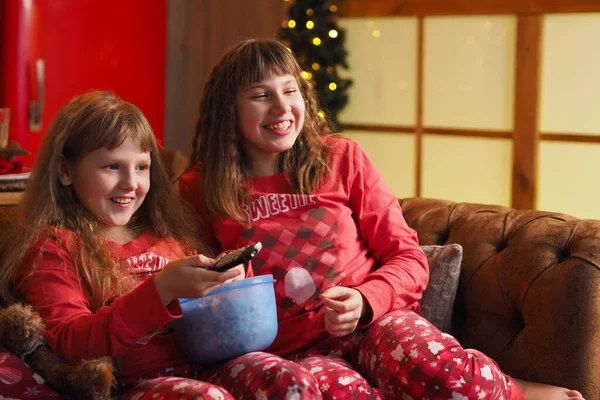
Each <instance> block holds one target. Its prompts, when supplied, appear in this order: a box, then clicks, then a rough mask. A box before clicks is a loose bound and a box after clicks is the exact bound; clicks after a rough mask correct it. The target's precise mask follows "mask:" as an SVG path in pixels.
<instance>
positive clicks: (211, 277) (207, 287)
mask: <svg viewBox="0 0 600 400" xmlns="http://www.w3.org/2000/svg"><path fill="white" fill-rule="evenodd" d="M214 263H215V260H214V259H212V258H209V257H206V256H204V255H202V254H198V255H194V256H190V257H185V258H181V259H179V260H174V261H171V262H170V263H168V264H167V265H166V266H165V267H164V268H163V269H162V271H160V272H159V273H158V274H157V275H156V276H155V277H154V284H155V285H156V289H157V291H158V293H159V295H160V298H161V299H162V301H163V304H164V305H167V304H169V303H170V302H171V301H173V300H175V299H176V298H180V297H202V296H206V294H208V293H209V292H210V291H211V290H214V289H216V288H217V287H219V286H220V285H222V284H223V283H225V282H232V281H235V280H239V279H243V278H244V276H245V271H244V266H243V265H239V266H237V267H234V268H232V269H230V270H229V271H225V272H215V271H211V270H209V269H207V268H208V267H210V266H212V265H213V264H214Z"/></svg>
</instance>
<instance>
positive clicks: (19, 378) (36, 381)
mask: <svg viewBox="0 0 600 400" xmlns="http://www.w3.org/2000/svg"><path fill="white" fill-rule="evenodd" d="M0 398H2V399H3V398H6V399H22V400H25V399H40V398H43V399H47V398H53V399H60V398H62V397H60V395H59V394H58V393H56V392H55V391H54V390H53V389H52V388H51V387H50V386H48V385H47V384H46V383H45V381H44V378H42V377H41V376H39V375H38V374H36V373H35V372H34V371H33V370H32V369H31V368H30V367H29V366H28V365H27V364H25V363H24V362H23V361H21V359H20V358H18V357H17V356H15V355H13V354H11V353H9V352H8V350H6V349H5V348H3V347H0Z"/></svg>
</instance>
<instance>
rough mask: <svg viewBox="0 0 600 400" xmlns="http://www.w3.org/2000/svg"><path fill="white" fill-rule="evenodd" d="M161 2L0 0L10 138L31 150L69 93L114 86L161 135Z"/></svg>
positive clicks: (1, 81)
mask: <svg viewBox="0 0 600 400" xmlns="http://www.w3.org/2000/svg"><path fill="white" fill-rule="evenodd" d="M165 46H166V3H165V0H0V107H9V108H10V109H11V118H10V125H9V139H10V140H16V141H18V142H19V143H20V144H21V146H22V147H23V148H25V149H26V150H29V151H30V152H31V155H30V156H21V158H20V159H21V160H22V161H23V164H24V166H31V165H32V164H33V159H34V157H35V155H36V154H37V152H38V149H39V146H40V142H41V139H42V137H43V135H44V133H45V131H46V129H47V128H48V126H49V124H50V122H51V121H52V118H53V117H54V116H55V115H56V113H57V111H58V110H59V109H60V108H61V106H62V105H63V104H65V103H66V102H67V101H68V100H69V99H70V98H71V97H73V96H75V95H77V94H80V93H84V92H86V91H90V90H96V89H98V90H112V91H114V92H115V93H116V94H117V95H119V96H120V97H122V98H123V99H125V100H127V101H129V102H131V103H133V104H135V105H136V106H138V107H139V108H140V109H141V110H142V111H143V112H144V114H145V115H146V117H147V118H148V120H149V121H150V124H151V125H152V128H153V129H154V132H155V133H156V136H157V139H158V140H159V142H162V141H163V129H164V103H165V62H166V60H165V53H166V49H165Z"/></svg>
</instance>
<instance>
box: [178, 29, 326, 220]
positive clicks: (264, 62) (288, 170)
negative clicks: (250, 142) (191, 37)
mask: <svg viewBox="0 0 600 400" xmlns="http://www.w3.org/2000/svg"><path fill="white" fill-rule="evenodd" d="M301 72H302V70H301V68H300V66H299V65H298V63H297V62H296V60H295V59H294V56H293V54H292V53H291V51H290V50H289V49H288V48H287V47H286V46H285V45H284V44H283V43H281V42H279V41H277V40H274V39H262V40H261V39H250V40H245V41H243V42H241V43H239V44H238V45H237V46H235V47H233V48H232V49H231V50H229V51H228V52H227V53H226V54H225V55H224V56H223V57H222V58H221V59H220V60H219V62H218V63H217V64H216V65H215V67H214V68H213V70H212V72H211V74H210V76H209V78H208V81H207V82H206V85H205V87H204V94H203V97H202V100H201V103H200V118H199V120H198V123H197V125H196V134H195V136H194V141H193V150H192V155H191V157H190V166H191V167H192V168H193V167H194V166H196V165H197V164H198V166H199V168H200V171H201V175H202V180H203V185H204V187H203V191H202V197H203V202H204V207H205V209H206V212H207V214H208V215H210V214H216V215H219V216H222V217H232V218H234V219H236V220H238V221H240V222H242V223H246V218H245V215H244V213H243V211H242V205H243V204H244V203H245V202H246V201H247V200H248V197H249V194H248V191H247V187H246V183H247V182H248V179H249V172H248V171H249V170H250V167H249V165H248V164H247V162H248V160H246V158H245V156H244V153H243V151H242V147H241V141H240V133H239V131H238V128H237V116H236V114H237V113H236V97H237V94H238V93H239V92H240V91H242V90H244V89H246V88H247V87H248V86H250V85H252V84H255V83H257V82H260V81H262V80H264V79H266V78H269V77H274V76H281V75H288V74H289V75H292V76H294V77H295V78H296V81H297V82H298V86H299V88H300V91H301V93H302V97H303V98H304V103H305V115H304V127H303V128H302V131H301V132H300V135H299V136H298V139H297V140H296V142H295V144H294V146H293V147H292V148H291V149H289V150H287V151H285V152H283V153H282V154H281V155H280V158H279V166H280V170H281V171H283V172H284V173H285V174H286V176H287V178H288V180H289V182H290V183H291V185H292V187H293V189H294V190H295V191H296V192H297V193H302V194H308V193H310V192H312V191H313V190H314V189H315V188H316V187H317V186H318V184H319V182H320V180H321V179H322V178H323V177H324V176H325V174H326V173H328V172H329V157H328V151H329V150H328V147H327V145H326V143H325V141H323V140H322V137H321V136H322V135H325V134H328V133H330V131H329V128H328V122H327V120H326V119H325V118H322V117H321V116H319V114H318V113H319V111H320V110H319V102H318V100H317V96H316V94H315V91H314V89H313V87H312V85H311V84H310V83H309V82H308V81H306V80H305V79H304V78H303V77H302V76H301V74H300V73H301Z"/></svg>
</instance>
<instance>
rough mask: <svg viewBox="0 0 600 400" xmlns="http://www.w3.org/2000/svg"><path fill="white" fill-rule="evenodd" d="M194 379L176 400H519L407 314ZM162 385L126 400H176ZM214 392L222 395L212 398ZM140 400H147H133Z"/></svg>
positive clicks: (477, 360)
mask: <svg viewBox="0 0 600 400" xmlns="http://www.w3.org/2000/svg"><path fill="white" fill-rule="evenodd" d="M198 378H199V380H200V381H202V382H198V381H194V380H191V381H192V382H195V384H196V385H198V384H199V385H200V387H198V390H199V391H198V394H197V395H196V396H195V397H194V396H193V395H187V394H186V395H183V393H182V396H181V397H177V398H180V399H181V398H190V399H231V398H235V399H238V400H245V399H253V400H254V399H259V400H262V399H265V400H266V399H274V400H284V399H285V400H288V399H289V400H304V399H307V400H308V399H332V400H333V399H338V400H340V399H373V400H375V399H382V400H383V399H385V400H387V399H403V400H404V399H406V400H408V399H415V400H416V399H428V400H434V399H439V400H442V399H444V400H446V399H450V400H478V399H486V400H522V399H523V394H522V392H521V390H520V389H519V388H518V387H517V386H516V384H515V383H514V381H512V379H510V378H509V377H508V376H506V375H504V374H503V373H502V372H501V371H500V368H499V367H498V366H497V364H496V363H495V362H494V361H493V360H492V359H490V358H489V357H487V356H486V355H484V354H483V353H481V352H479V351H476V350H465V349H463V348H462V346H461V345H460V344H459V343H458V342H457V341H456V339H454V338H453V337H452V336H450V335H447V334H445V333H442V332H440V331H439V330H438V329H437V328H435V327H434V326H433V325H431V324H430V323H429V322H428V321H427V320H425V319H424V318H422V317H420V316H419V315H417V314H415V313H414V312H412V311H408V310H399V311H394V312H391V313H389V314H387V315H385V316H383V317H382V318H380V319H379V320H377V321H376V322H375V323H373V324H372V325H371V326H370V327H369V328H367V329H366V330H363V331H358V332H355V333H354V334H352V335H348V336H346V337H344V338H331V340H329V341H327V342H326V343H325V344H322V345H320V346H318V347H316V348H314V349H311V350H310V351H309V352H307V353H305V354H301V355H296V356H294V357H292V358H290V359H283V358H281V357H278V356H275V355H272V354H268V353H249V354H246V355H243V356H240V357H238V358H236V359H233V360H231V361H229V362H227V363H224V364H221V365H218V366H216V367H212V368H210V369H207V370H204V371H203V372H201V374H200V376H199V377H198ZM164 379H169V378H157V379H153V380H149V381H144V382H142V383H141V384H140V385H144V386H143V387H140V385H138V387H137V389H136V388H134V389H133V390H132V391H130V392H129V393H130V394H132V395H133V393H134V392H135V393H137V396H135V397H127V398H135V399H142V398H144V399H145V398H148V399H150V398H152V399H169V398H175V397H168V396H164V397H161V393H163V391H164V388H165V386H164V382H161V380H164ZM181 381H187V380H186V379H181V380H180V381H178V385H180V386H182V382H181ZM205 382H209V383H210V384H209V383H205ZM153 385H156V386H157V388H156V389H153V387H154V386H153ZM160 385H163V386H160ZM190 385H191V384H190ZM158 386H160V387H161V388H160V389H159V388H158ZM184 386H185V385H184ZM219 388H223V389H225V390H223V391H222V392H219V394H218V396H217V397H215V396H213V395H214V394H216V392H215V390H217V389H219ZM139 389H143V390H141V391H140V390H139ZM136 390H137V391H136ZM210 390H212V394H210V393H209V391H210ZM140 393H145V394H147V395H148V397H138V396H142V395H141V394H140ZM171 393H173V392H172V391H171ZM221 395H222V396H223V397H219V396H221ZM231 396H232V397H231Z"/></svg>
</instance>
